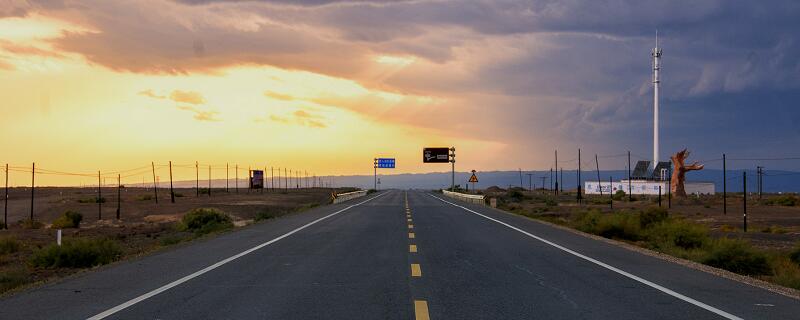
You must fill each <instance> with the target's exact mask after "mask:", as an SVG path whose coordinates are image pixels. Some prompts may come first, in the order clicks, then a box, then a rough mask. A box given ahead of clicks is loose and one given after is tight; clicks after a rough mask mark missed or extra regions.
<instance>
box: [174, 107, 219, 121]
mask: <svg viewBox="0 0 800 320" xmlns="http://www.w3.org/2000/svg"><path fill="white" fill-rule="evenodd" d="M178 109H180V110H186V111H191V112H193V113H194V116H193V118H194V119H195V120H198V121H221V120H220V119H219V118H217V117H216V115H218V114H219V112H217V111H204V110H199V109H197V108H195V107H192V106H179V107H178Z"/></svg>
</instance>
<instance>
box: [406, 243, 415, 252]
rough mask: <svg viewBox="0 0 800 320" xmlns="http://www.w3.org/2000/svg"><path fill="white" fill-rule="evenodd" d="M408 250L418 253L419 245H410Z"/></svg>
mask: <svg viewBox="0 0 800 320" xmlns="http://www.w3.org/2000/svg"><path fill="white" fill-rule="evenodd" d="M408 252H411V253H416V252H417V245H416V244H412V245H409V246H408Z"/></svg>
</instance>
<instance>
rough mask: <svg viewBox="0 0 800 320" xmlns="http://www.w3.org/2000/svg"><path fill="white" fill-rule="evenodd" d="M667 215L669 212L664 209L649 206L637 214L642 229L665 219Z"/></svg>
mask: <svg viewBox="0 0 800 320" xmlns="http://www.w3.org/2000/svg"><path fill="white" fill-rule="evenodd" d="M668 217H669V213H668V212H667V210H666V209H663V208H659V207H651V208H647V209H646V210H644V211H643V212H642V213H640V214H639V223H640V224H641V227H642V229H646V228H648V227H650V226H651V225H654V224H656V223H659V222H661V221H664V220H666V219H667V218H668Z"/></svg>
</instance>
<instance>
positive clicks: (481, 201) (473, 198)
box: [442, 190, 486, 204]
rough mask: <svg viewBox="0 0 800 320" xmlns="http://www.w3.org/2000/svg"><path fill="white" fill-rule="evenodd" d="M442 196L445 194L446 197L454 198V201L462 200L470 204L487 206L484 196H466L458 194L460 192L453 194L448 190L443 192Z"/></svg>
mask: <svg viewBox="0 0 800 320" xmlns="http://www.w3.org/2000/svg"><path fill="white" fill-rule="evenodd" d="M442 194H444V195H445V196H446V197H450V198H453V199H458V200H461V201H466V202H469V203H476V204H486V201H485V200H484V196H482V195H477V194H465V193H458V192H452V191H447V190H442Z"/></svg>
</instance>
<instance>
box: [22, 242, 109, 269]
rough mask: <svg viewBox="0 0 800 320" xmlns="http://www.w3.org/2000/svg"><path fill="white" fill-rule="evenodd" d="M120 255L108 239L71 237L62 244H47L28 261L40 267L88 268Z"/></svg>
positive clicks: (107, 261)
mask: <svg viewBox="0 0 800 320" xmlns="http://www.w3.org/2000/svg"><path fill="white" fill-rule="evenodd" d="M121 255H122V249H120V247H119V245H118V244H117V243H116V242H115V241H113V240H110V239H73V240H66V241H64V243H63V245H61V246H59V245H57V244H51V245H48V246H46V247H44V248H42V249H39V250H38V251H36V252H34V254H33V256H31V260H30V263H31V265H33V266H35V267H40V268H89V267H94V266H98V265H103V264H107V263H110V262H113V261H115V260H117V259H119V257H120V256H121Z"/></svg>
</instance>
